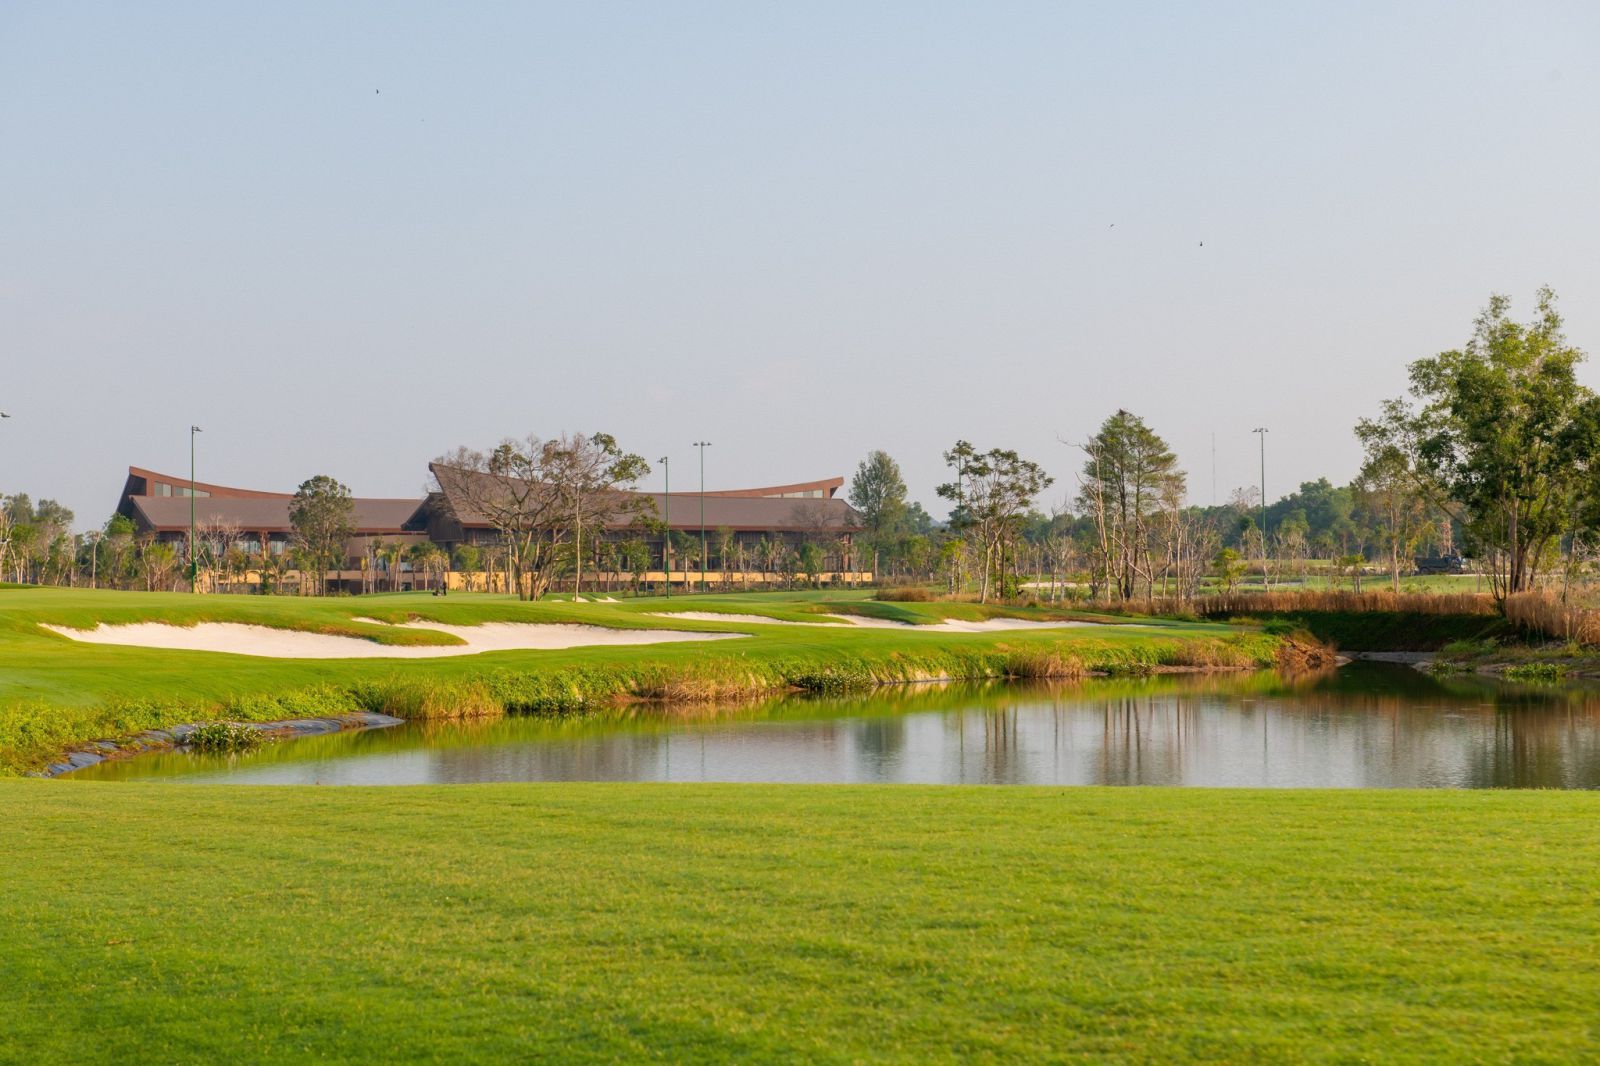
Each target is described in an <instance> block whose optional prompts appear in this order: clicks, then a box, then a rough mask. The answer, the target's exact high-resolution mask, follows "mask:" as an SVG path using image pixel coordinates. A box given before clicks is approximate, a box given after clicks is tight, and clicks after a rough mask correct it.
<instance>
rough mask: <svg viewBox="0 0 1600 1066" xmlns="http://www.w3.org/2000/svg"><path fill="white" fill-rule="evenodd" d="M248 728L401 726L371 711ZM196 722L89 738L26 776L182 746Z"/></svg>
mask: <svg viewBox="0 0 1600 1066" xmlns="http://www.w3.org/2000/svg"><path fill="white" fill-rule="evenodd" d="M239 724H240V725H242V726H245V727H247V728H249V729H258V730H260V731H261V732H263V733H270V734H271V735H273V736H275V737H283V738H285V739H289V740H299V739H301V738H303V737H315V736H322V735H323V734H326V733H345V732H351V731H355V730H364V729H389V728H392V727H394V726H397V725H404V724H405V719H404V718H395V717H393V716H392V715H387V714H378V713H376V712H374V711H356V712H354V713H352V714H341V715H334V716H331V717H327V718H284V719H280V720H279V721H276V722H240V723H239ZM199 725H200V723H198V722H191V723H188V724H186V725H175V726H172V727H171V728H170V729H147V730H145V731H144V732H143V733H140V734H138V735H137V736H133V737H129V738H128V739H126V740H121V741H112V740H95V741H90V742H89V744H88V746H87V747H84V748H80V749H79V750H77V751H73V752H69V753H68V754H67V755H66V756H65V757H63V758H62V759H60V760H58V761H56V762H53V763H50V764H49V765H48V766H46V767H45V768H44V769H43V770H36V771H34V772H33V773H31V774H29V775H28V776H29V777H61V776H62V775H63V774H70V773H72V772H73V771H74V770H81V769H83V768H84V767H85V766H94V765H96V764H97V763H103V762H105V761H107V760H108V759H125V758H130V757H132V756H135V755H148V754H150V753H151V752H157V751H171V750H172V749H174V748H180V747H182V746H183V743H184V739H185V738H186V737H188V735H189V734H190V733H191V732H193V731H194V730H195V729H197V728H199Z"/></svg>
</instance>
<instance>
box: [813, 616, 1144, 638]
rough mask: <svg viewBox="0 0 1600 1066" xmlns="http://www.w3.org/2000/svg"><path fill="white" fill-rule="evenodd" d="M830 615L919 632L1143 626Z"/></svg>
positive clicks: (856, 622)
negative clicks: (917, 620) (921, 620)
mask: <svg viewBox="0 0 1600 1066" xmlns="http://www.w3.org/2000/svg"><path fill="white" fill-rule="evenodd" d="M828 617H829V618H838V619H841V620H843V621H846V622H849V623H850V624H851V625H855V626H863V627H865V628H867V629H903V630H909V631H911V632H915V633H997V632H1001V631H1003V630H1008V629H1080V628H1084V627H1094V628H1099V629H1109V628H1118V629H1123V628H1133V629H1137V628H1140V627H1139V626H1138V625H1137V624H1136V623H1124V622H1069V621H1065V620H1063V621H1059V622H1049V621H1040V620H1038V619H1033V618H985V619H984V620H983V621H981V622H964V621H962V620H961V619H959V618H946V619H945V620H944V621H942V622H934V623H930V624H928V625H917V624H916V623H914V622H896V621H894V620H893V619H890V618H868V617H867V616H866V615H860V614H830V615H828Z"/></svg>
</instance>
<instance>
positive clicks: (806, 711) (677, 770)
mask: <svg viewBox="0 0 1600 1066" xmlns="http://www.w3.org/2000/svg"><path fill="white" fill-rule="evenodd" d="M79 776H82V777H120V778H127V777H172V778H182V779H184V780H191V781H235V782H246V781H256V782H264V783H271V782H321V783H328V784H341V783H363V784H385V783H394V784H399V783H415V782H458V781H571V780H595V781H701V780H705V781H819V782H823V781H840V782H851V781H883V782H930V783H968V784H1058V785H1063V784H1065V785H1071V784H1094V785H1100V784H1104V785H1135V784H1137V785H1217V786H1222V785H1226V786H1249V787H1258V786H1266V787H1274V788H1296V787H1352V788H1390V787H1461V788H1489V787H1501V788H1505V787H1514V788H1596V787H1600V689H1596V688H1595V687H1592V686H1549V687H1534V686H1521V687H1517V686H1508V685H1503V684H1495V683H1489V682H1485V681H1477V680H1472V679H1452V680H1449V681H1440V680H1436V679H1433V678H1430V677H1427V676H1425V675H1423V674H1421V673H1418V672H1417V671H1415V670H1410V669H1408V668H1405V667H1396V666H1387V665H1377V664H1352V665H1351V666H1348V667H1345V668H1343V669H1341V670H1337V671H1330V672H1326V673H1322V674H1317V675H1299V676H1282V675H1278V674H1272V673H1266V674H1247V675H1239V674H1229V675H1206V676H1160V677H1153V678H1146V679H1139V680H1116V681H1112V680H1088V681H1081V682H1073V683H1050V684H1043V683H1029V684H1025V685H1024V684H991V685H911V686H901V687H897V688H892V689H884V690H878V691H875V692H873V693H871V694H870V695H865V696H856V697H851V698H848V699H799V698H788V699H782V700H772V701H766V702H757V703H750V704H745V705H741V706H735V707H728V706H722V707H708V706H696V707H690V708H681V709H669V708H662V707H659V706H649V705H634V706H631V707H627V708H621V709H618V710H616V711H611V712H605V713H602V714H596V715H589V716H584V717H581V718H512V719H504V720H495V721H478V722H467V723H433V724H427V725H417V726H404V727H399V728H396V729H392V730H382V731H376V732H370V733H347V734H338V735H334V736H326V737H317V738H312V739H308V740H302V741H295V742H292V743H286V744H280V745H274V746H272V747H269V748H266V749H264V750H262V751H261V752H259V753H255V754H251V755H248V756H242V757H233V758H225V757H195V756H188V755H166V756H153V757H146V758H139V759H131V760H126V761H123V762H117V763H110V764H105V765H103V766H101V767H91V768H89V769H87V770H84V771H80V772H79Z"/></svg>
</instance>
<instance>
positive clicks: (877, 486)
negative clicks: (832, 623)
mask: <svg viewBox="0 0 1600 1066" xmlns="http://www.w3.org/2000/svg"><path fill="white" fill-rule="evenodd" d="M849 499H850V506H851V507H854V508H855V509H856V510H857V511H859V512H860V513H861V524H862V526H863V528H864V530H865V532H866V534H867V540H868V543H870V544H871V545H872V572H873V574H874V575H876V574H877V573H878V554H879V552H880V551H881V550H882V548H883V546H884V544H885V542H886V541H887V540H888V538H889V536H890V535H891V534H892V533H893V532H895V531H896V530H897V529H899V528H900V525H901V523H902V522H903V520H904V519H905V517H906V482H905V478H903V477H901V476H900V464H899V463H896V462H895V461H894V460H893V459H891V458H890V457H889V453H888V452H884V451H874V452H871V453H869V454H868V455H867V457H866V458H865V459H863V460H861V463H860V465H858V466H857V467H856V476H855V477H854V478H852V479H851V481H850V494H849Z"/></svg>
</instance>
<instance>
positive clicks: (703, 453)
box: [694, 440, 711, 593]
mask: <svg viewBox="0 0 1600 1066" xmlns="http://www.w3.org/2000/svg"><path fill="white" fill-rule="evenodd" d="M694 446H695V447H696V448H699V449H700V591H701V592H702V593H703V592H705V590H706V449H707V448H709V447H711V442H710V441H708V440H697V441H695V442H694Z"/></svg>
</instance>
